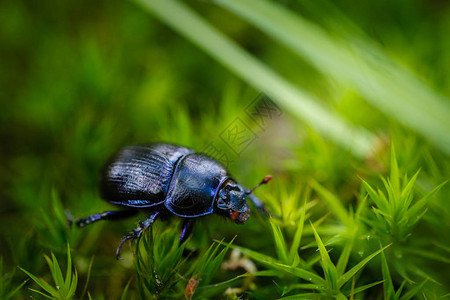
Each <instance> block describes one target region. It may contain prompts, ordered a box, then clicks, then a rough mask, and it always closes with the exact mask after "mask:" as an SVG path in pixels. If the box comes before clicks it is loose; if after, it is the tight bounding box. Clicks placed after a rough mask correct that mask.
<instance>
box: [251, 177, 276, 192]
mask: <svg viewBox="0 0 450 300" xmlns="http://www.w3.org/2000/svg"><path fill="white" fill-rule="evenodd" d="M270 179H272V175H266V177H264V179H263V180H261V182H260V183H258V184H257V185H256V186H255V187H254V188H252V189H251V190H249V191H247V192H246V194H247V195H250V194H251V193H253V191H254V190H255V189H256V188H257V187H259V186H260V185H261V184H266V183H268V182H269V181H270Z"/></svg>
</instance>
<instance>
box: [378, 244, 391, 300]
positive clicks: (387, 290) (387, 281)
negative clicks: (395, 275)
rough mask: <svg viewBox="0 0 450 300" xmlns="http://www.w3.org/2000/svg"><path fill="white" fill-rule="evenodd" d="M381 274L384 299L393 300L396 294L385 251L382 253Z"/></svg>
mask: <svg viewBox="0 0 450 300" xmlns="http://www.w3.org/2000/svg"><path fill="white" fill-rule="evenodd" d="M380 248H381V245H380ZM381 273H382V274H383V287H384V299H391V297H393V296H394V294H395V290H394V285H393V283H392V277H391V273H390V271H389V266H388V263H387V260H386V255H385V254H384V251H381Z"/></svg>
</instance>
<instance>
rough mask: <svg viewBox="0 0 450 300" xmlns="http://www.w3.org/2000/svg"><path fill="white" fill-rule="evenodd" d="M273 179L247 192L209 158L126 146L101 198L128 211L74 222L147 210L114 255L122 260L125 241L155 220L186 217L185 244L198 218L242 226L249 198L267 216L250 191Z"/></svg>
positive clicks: (106, 171)
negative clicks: (217, 218) (214, 216)
mask: <svg viewBox="0 0 450 300" xmlns="http://www.w3.org/2000/svg"><path fill="white" fill-rule="evenodd" d="M271 178H272V176H270V175H267V176H266V177H265V178H264V179H263V180H262V181H261V182H260V183H259V184H258V185H256V186H255V187H254V188H253V189H251V190H248V189H246V188H244V187H243V186H242V185H240V184H239V183H237V182H236V181H235V180H234V179H232V178H231V177H230V176H229V174H228V172H227V170H226V169H225V168H224V167H223V166H222V165H221V164H220V163H219V162H217V161H215V160H214V159H212V158H211V157H209V156H207V155H205V154H199V153H196V152H195V151H193V150H191V149H188V148H185V147H181V146H177V145H172V144H163V143H156V144H149V145H136V146H128V147H125V148H122V149H120V150H119V151H118V152H117V153H116V154H115V155H113V156H112V158H111V159H110V160H109V161H108V162H107V163H106V165H105V167H104V168H103V170H102V172H101V174H100V194H101V197H102V198H103V199H104V200H106V201H107V202H109V203H111V204H114V205H117V206H120V207H123V208H124V209H123V210H119V211H106V212H103V213H99V214H95V215H92V216H89V217H86V218H82V219H77V220H75V223H76V225H77V226H79V227H83V226H86V225H89V224H92V223H94V222H97V221H99V220H117V219H122V218H127V217H130V216H133V215H135V214H137V213H138V212H139V211H145V212H146V213H147V214H148V215H149V217H148V218H147V219H146V220H145V221H143V222H139V225H138V227H137V228H136V229H133V230H132V231H131V232H130V234H128V235H126V236H124V237H123V238H122V241H121V242H120V244H119V246H118V248H117V250H116V258H119V254H120V249H121V247H122V245H123V244H124V243H125V242H126V241H127V240H134V239H138V238H140V236H141V235H142V232H144V231H145V230H146V229H148V228H149V227H150V226H151V225H152V224H153V222H155V220H156V219H157V218H165V217H168V216H170V215H176V216H178V217H181V218H183V224H182V229H181V234H180V245H181V244H182V243H183V242H184V241H186V239H187V238H188V237H189V235H190V233H191V232H192V227H193V225H194V220H195V218H198V217H201V216H205V215H209V214H213V213H216V214H219V215H222V216H225V217H228V218H230V219H231V220H233V221H234V222H236V223H237V224H244V223H245V221H246V220H247V219H248V217H249V216H250V209H249V207H248V205H247V201H246V200H247V197H248V198H250V200H251V201H252V202H253V204H254V205H255V207H256V208H257V209H258V210H259V211H260V212H262V213H263V214H267V210H266V209H265V207H264V204H263V203H262V202H261V201H260V200H259V199H258V198H256V197H255V196H254V195H252V192H253V191H254V190H255V189H256V188H257V187H258V186H260V185H261V184H265V183H267V182H268V181H269V180H270V179H271Z"/></svg>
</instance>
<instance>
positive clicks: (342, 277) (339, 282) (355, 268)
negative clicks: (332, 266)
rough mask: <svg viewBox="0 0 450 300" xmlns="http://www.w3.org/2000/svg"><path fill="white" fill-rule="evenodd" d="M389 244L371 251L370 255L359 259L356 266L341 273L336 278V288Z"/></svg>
mask: <svg viewBox="0 0 450 300" xmlns="http://www.w3.org/2000/svg"><path fill="white" fill-rule="evenodd" d="M390 245H391V244H389V245H387V246H386V247H383V248H382V249H380V250H378V251H376V252H374V253H372V254H371V255H369V256H367V257H366V258H364V259H363V260H362V261H360V262H359V263H358V264H357V265H356V266H354V267H353V268H351V269H350V270H349V271H348V272H346V273H345V274H344V275H342V276H341V277H340V278H339V279H338V288H340V287H342V286H343V285H344V284H345V283H346V282H347V281H348V280H349V279H350V278H352V276H353V275H355V274H356V272H358V271H359V270H361V269H362V268H363V267H364V266H365V265H366V264H367V263H368V262H369V261H370V260H371V259H372V258H374V257H375V256H377V255H378V254H380V253H381V252H382V251H384V249H386V248H388V247H389V246H390Z"/></svg>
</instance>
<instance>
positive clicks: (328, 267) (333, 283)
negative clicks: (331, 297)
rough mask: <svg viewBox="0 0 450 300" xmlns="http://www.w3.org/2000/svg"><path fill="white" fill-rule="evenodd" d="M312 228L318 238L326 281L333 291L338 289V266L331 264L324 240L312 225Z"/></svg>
mask: <svg viewBox="0 0 450 300" xmlns="http://www.w3.org/2000/svg"><path fill="white" fill-rule="evenodd" d="M311 227H312V229H313V231H314V237H315V238H316V242H317V246H318V247H319V252H320V256H321V258H322V268H323V272H324V274H325V279H326V281H327V283H328V284H329V285H330V288H331V289H332V290H336V289H337V287H338V286H337V280H338V275H337V270H336V266H335V265H334V264H333V263H332V262H331V259H330V256H329V255H328V251H327V249H326V248H325V245H324V244H323V243H322V240H321V239H320V237H319V234H318V233H317V231H316V229H315V228H314V225H313V224H312V223H311Z"/></svg>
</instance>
